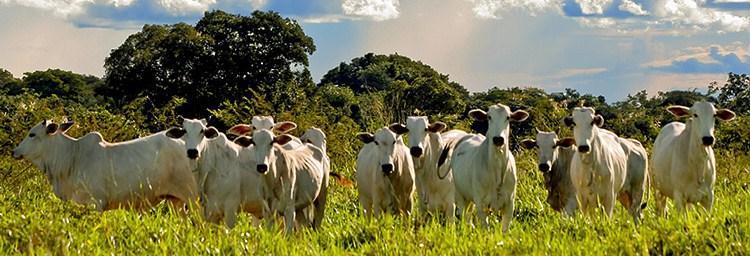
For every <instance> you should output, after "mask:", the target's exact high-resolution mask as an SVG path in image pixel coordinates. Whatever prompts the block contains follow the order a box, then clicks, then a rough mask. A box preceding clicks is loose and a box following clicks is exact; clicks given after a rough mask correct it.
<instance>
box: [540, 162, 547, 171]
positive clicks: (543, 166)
mask: <svg viewBox="0 0 750 256" xmlns="http://www.w3.org/2000/svg"><path fill="white" fill-rule="evenodd" d="M539 170H540V171H542V172H548V171H549V164H547V163H541V164H539Z"/></svg>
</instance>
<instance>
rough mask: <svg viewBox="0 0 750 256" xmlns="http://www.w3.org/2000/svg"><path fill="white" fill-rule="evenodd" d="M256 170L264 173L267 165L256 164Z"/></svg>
mask: <svg viewBox="0 0 750 256" xmlns="http://www.w3.org/2000/svg"><path fill="white" fill-rule="evenodd" d="M256 170H257V171H258V172H259V173H266V172H267V171H268V165H265V164H259V165H258V166H257V167H256Z"/></svg>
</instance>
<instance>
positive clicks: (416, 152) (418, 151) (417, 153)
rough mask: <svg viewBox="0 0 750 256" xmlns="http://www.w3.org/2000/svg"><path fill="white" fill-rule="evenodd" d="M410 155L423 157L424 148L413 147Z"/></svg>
mask: <svg viewBox="0 0 750 256" xmlns="http://www.w3.org/2000/svg"><path fill="white" fill-rule="evenodd" d="M409 153H410V154H411V156H413V157H420V156H422V148H420V147H411V148H410V149H409Z"/></svg>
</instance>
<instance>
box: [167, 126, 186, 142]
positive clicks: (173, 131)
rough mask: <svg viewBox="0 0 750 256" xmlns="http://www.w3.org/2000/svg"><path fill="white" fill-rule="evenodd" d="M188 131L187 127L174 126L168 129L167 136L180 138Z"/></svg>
mask: <svg viewBox="0 0 750 256" xmlns="http://www.w3.org/2000/svg"><path fill="white" fill-rule="evenodd" d="M185 133H186V131H185V129H182V128H181V127H172V128H169V130H167V133H166V135H167V137H170V138H172V139H179V138H182V136H183V135H185Z"/></svg>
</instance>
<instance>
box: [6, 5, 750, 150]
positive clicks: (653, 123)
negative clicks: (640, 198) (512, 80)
mask: <svg viewBox="0 0 750 256" xmlns="http://www.w3.org/2000/svg"><path fill="white" fill-rule="evenodd" d="M314 51H315V45H314V43H313V40H312V38H310V37H309V36H308V35H306V34H305V33H304V31H303V30H302V28H301V27H300V26H299V24H297V22H296V21H294V20H292V19H289V18H284V17H282V16H280V15H279V14H278V13H275V12H261V11H256V12H253V13H252V14H251V15H250V16H240V15H234V14H228V13H225V12H222V11H211V12H206V14H205V16H204V17H203V18H202V19H201V20H200V21H198V23H197V24H195V25H190V24H185V23H178V24H173V25H145V26H144V27H143V28H142V29H141V31H139V32H137V33H135V34H133V35H131V36H130V37H128V38H127V39H126V40H125V42H123V44H122V45H120V46H119V47H117V48H116V49H114V50H112V52H111V53H110V56H109V57H107V58H106V60H105V69H106V71H105V75H104V77H103V78H98V77H94V76H89V75H81V74H76V73H73V72H70V71H64V70H58V69H50V70H46V71H35V72H29V73H25V74H24V76H23V77H21V78H16V77H14V76H13V75H12V74H11V73H10V72H8V71H6V70H2V69H0V93H2V94H3V95H2V96H0V102H2V103H3V104H2V105H3V106H2V107H0V108H2V109H0V121H2V122H3V123H4V124H6V126H8V127H6V128H8V129H4V131H5V132H4V133H3V134H0V137H5V138H8V140H10V141H11V142H10V143H13V141H14V139H13V138H14V137H17V136H21V135H22V133H23V132H25V129H27V127H30V126H31V125H32V124H33V123H34V122H38V121H39V120H41V119H42V118H45V117H44V115H49V116H55V117H60V116H62V115H68V116H72V117H74V118H78V119H83V120H88V121H90V122H94V123H97V122H98V123H99V124H85V122H84V121H79V122H78V123H79V125H86V128H87V129H88V131H90V130H97V129H98V130H101V129H108V128H106V127H102V126H100V125H101V123H102V122H111V123H116V124H117V125H119V127H120V129H119V130H117V131H116V130H111V131H110V132H105V136H107V135H110V137H108V139H110V140H124V139H129V138H132V137H134V136H138V135H143V134H145V133H147V132H152V131H156V130H160V129H164V128H166V127H169V126H171V125H176V124H177V123H176V117H177V116H178V115H183V116H186V117H211V118H210V123H211V124H212V125H215V126H217V127H218V128H220V129H225V128H226V127H228V126H230V125H233V124H235V123H239V122H246V121H247V120H249V119H250V117H251V116H253V115H275V116H277V119H287V120H293V121H296V122H297V123H298V124H300V126H302V127H307V126H312V125H315V126H319V127H321V128H323V129H324V130H326V131H328V133H329V140H330V141H331V145H333V147H332V148H331V154H333V155H337V154H341V155H347V156H350V155H353V154H354V152H356V149H357V148H358V146H357V145H358V142H357V141H356V140H355V139H354V136H353V135H354V134H355V133H356V132H357V131H365V130H369V131H372V130H374V129H377V128H378V127H380V126H383V125H385V124H388V123H391V122H403V120H404V119H405V117H406V116H408V115H412V114H415V113H418V114H424V115H428V116H430V118H431V119H433V120H438V119H439V120H441V121H444V122H446V123H448V124H449V125H450V126H451V127H454V128H462V129H470V128H472V129H474V130H476V131H478V132H482V131H483V130H486V124H482V123H474V122H471V121H470V120H469V118H468V117H467V116H466V113H467V112H468V110H470V109H473V108H481V109H486V108H487V107H488V106H489V105H491V104H495V103H498V102H501V103H504V104H506V105H509V106H510V107H511V108H512V109H514V110H515V109H524V110H527V111H529V112H530V113H531V116H530V119H529V121H527V122H524V123H520V124H517V125H516V124H514V125H512V126H511V127H512V129H513V131H512V134H513V135H514V137H516V138H525V137H531V136H533V134H534V133H535V129H540V130H548V131H557V132H558V133H561V134H563V135H570V131H569V130H567V128H565V127H563V126H562V125H561V124H560V121H561V120H562V118H563V117H564V116H565V115H567V114H568V113H570V110H571V109H572V108H574V107H576V106H592V107H595V108H596V110H597V112H599V113H601V114H602V115H603V116H604V118H605V128H607V129H611V130H613V131H615V132H617V133H619V134H621V135H623V136H627V137H632V138H636V139H638V140H640V141H642V142H644V143H645V144H647V145H648V144H650V143H651V142H652V141H653V139H654V138H655V137H656V135H657V134H658V132H659V129H660V127H661V126H662V125H664V124H666V123H667V122H670V121H672V120H674V118H673V117H672V116H671V115H669V114H668V113H667V112H666V111H665V107H666V106H668V105H671V104H680V105H686V106H689V105H691V104H692V102H694V101H697V100H710V101H713V102H716V103H717V104H718V105H720V106H723V107H728V108H730V109H733V110H735V111H736V112H737V113H738V114H739V116H740V117H739V118H738V119H739V120H737V121H734V122H730V123H723V124H720V125H719V131H720V132H719V134H718V136H719V140H718V141H719V145H718V147H720V148H721V147H725V148H732V149H738V150H739V149H742V150H745V151H747V150H748V149H750V146H749V145H750V138H747V137H748V136H746V135H747V134H750V126H748V125H747V124H749V123H750V121H748V119H747V118H746V117H745V116H746V115H747V114H748V113H749V112H750V79H749V78H748V75H747V74H734V73H729V75H728V79H727V81H726V82H724V83H718V82H713V83H711V84H710V85H707V89H708V90H707V91H706V92H702V91H698V90H692V91H670V92H660V93H658V94H657V95H652V96H649V95H647V94H646V92H645V91H640V92H636V93H634V94H632V95H629V96H628V97H627V98H626V99H623V100H621V101H617V102H613V103H608V102H607V101H606V99H605V98H604V97H602V96H596V95H590V94H584V93H581V92H578V91H576V90H573V89H565V91H563V92H555V93H549V92H545V91H544V90H542V89H538V88H518V87H512V88H491V89H489V90H487V91H484V92H476V93H469V92H468V91H467V90H466V89H465V88H464V87H463V86H461V85H460V84H459V83H457V82H455V81H452V80H450V78H449V76H448V75H446V74H442V73H440V72H438V71H436V70H434V69H433V68H432V67H430V66H428V65H426V64H424V63H422V62H420V61H416V60H412V59H410V58H408V57H406V56H401V55H398V54H391V55H378V54H373V53H367V54H365V55H364V56H362V57H357V58H354V59H352V60H350V61H348V62H342V63H341V64H340V65H338V66H336V67H333V68H332V69H331V70H330V71H328V72H327V73H326V74H325V75H324V76H323V78H322V79H321V81H320V83H319V84H315V83H314V82H313V81H312V78H311V76H310V73H309V70H308V64H309V62H308V56H309V55H310V54H312V53H313V52H314ZM32 110H33V111H32ZM34 111H36V112H34ZM43 114H44V115H43ZM11 120H13V121H15V122H14V123H13V124H12V125H13V127H10V126H9V125H10V124H7V123H8V122H10V121H11ZM19 121H20V122H19ZM126 128H127V129H126ZM516 141H518V140H514V141H513V142H514V143H515V142H516ZM6 146H7V145H6ZM337 159H339V158H337Z"/></svg>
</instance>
